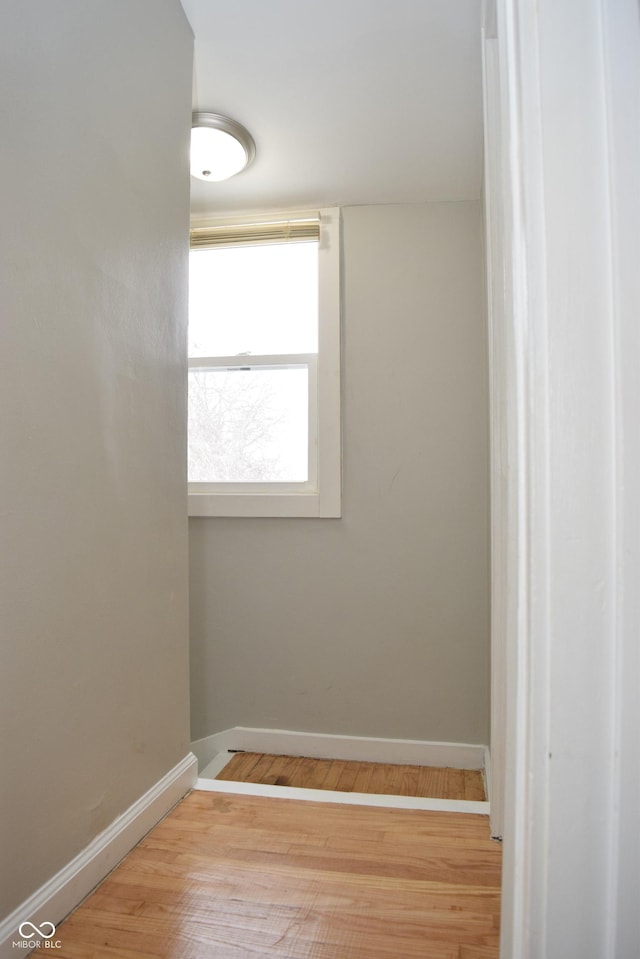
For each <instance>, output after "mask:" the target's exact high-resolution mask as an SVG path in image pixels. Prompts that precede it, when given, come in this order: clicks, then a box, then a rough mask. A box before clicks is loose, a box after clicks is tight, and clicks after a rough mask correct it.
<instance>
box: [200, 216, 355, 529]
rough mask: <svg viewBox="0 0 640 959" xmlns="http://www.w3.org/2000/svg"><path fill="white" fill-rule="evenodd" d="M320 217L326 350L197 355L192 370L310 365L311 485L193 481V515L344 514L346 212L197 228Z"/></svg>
mask: <svg viewBox="0 0 640 959" xmlns="http://www.w3.org/2000/svg"><path fill="white" fill-rule="evenodd" d="M305 216H319V220H320V238H319V243H318V353H317V356H316V354H300V355H298V354H286V355H283V356H253V355H252V356H251V357H250V358H249V357H247V356H228V357H194V358H190V359H189V368H190V369H205V370H206V369H234V368H240V367H244V368H246V367H247V366H250V367H251V368H252V369H268V368H272V369H273V368H283V367H285V366H292V365H293V366H295V365H299V366H306V367H307V368H308V370H309V479H308V481H307V482H306V483H189V487H188V491H189V497H188V499H189V516H230V517H231V516H237V517H241V516H255V517H296V516H298V517H335V518H337V517H340V516H341V509H342V455H341V419H340V313H341V310H340V305H341V284H340V272H341V271H340V263H341V255H340V239H341V237H340V233H341V229H340V209H339V208H338V207H334V208H330V209H324V210H320V211H313V213H309V212H308V211H305V212H304V213H300V212H296V213H281V212H279V213H278V214H277V215H273V216H270V217H268V216H244V217H242V219H238V218H234V219H233V220H232V219H225V220H218V219H216V220H215V221H211V220H207V221H202V220H199V221H198V222H197V223H196V222H193V223H192V226H193V227H205V226H213V225H223V224H224V225H229V226H231V225H233V223H247V222H248V221H251V222H254V223H258V222H259V223H268V222H270V221H272V222H275V221H281V220H283V219H286V218H291V219H294V218H296V219H297V218H301V217H305Z"/></svg>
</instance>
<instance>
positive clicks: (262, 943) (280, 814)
mask: <svg viewBox="0 0 640 959" xmlns="http://www.w3.org/2000/svg"><path fill="white" fill-rule="evenodd" d="M499 913H500V846H499V844H497V843H493V842H492V841H491V840H490V839H489V825H488V819H487V817H484V816H475V815H460V814H454V813H438V812H426V811H423V810H401V809H381V808H375V807H363V806H341V805H339V804H335V803H314V802H296V801H294V800H288V799H271V798H269V799H266V798H262V797H254V796H232V795H225V794H218V793H208V792H193V793H191V794H190V795H189V796H188V797H187V798H186V799H185V800H183V801H182V802H181V803H180V804H179V805H178V806H177V807H176V808H175V809H174V810H172V812H171V813H170V814H169V815H168V816H167V817H166V818H165V819H164V820H163V821H162V822H161V823H159V825H158V826H157V827H156V828H155V829H154V830H152V831H151V833H149V835H148V836H147V837H146V838H145V839H144V840H143V842H142V843H141V844H140V845H139V846H138V847H136V848H135V849H134V850H133V851H132V852H131V853H130V854H129V856H127V858H126V859H125V860H124V861H123V862H122V863H121V865H120V866H118V867H117V868H116V869H115V870H114V872H112V873H111V875H110V876H109V877H107V879H106V880H105V882H104V883H103V884H102V885H101V886H100V887H99V888H98V890H96V892H95V893H94V894H93V895H92V896H90V897H89V898H88V899H87V900H86V901H85V902H84V903H83V905H81V906H80V907H79V908H78V909H77V910H76V911H75V912H74V913H73V914H72V915H71V916H70V917H69V919H68V920H67V921H66V922H64V923H62V924H61V925H60V926H59V927H58V930H57V931H56V938H57V939H59V940H60V942H61V948H60V949H57V950H56V955H57V956H58V957H59V959H209V957H211V959H497V957H498V921H499ZM474 950H475V951H474ZM35 955H38V956H44V955H46V953H45V950H44V949H42V950H40V951H39V952H38V953H35Z"/></svg>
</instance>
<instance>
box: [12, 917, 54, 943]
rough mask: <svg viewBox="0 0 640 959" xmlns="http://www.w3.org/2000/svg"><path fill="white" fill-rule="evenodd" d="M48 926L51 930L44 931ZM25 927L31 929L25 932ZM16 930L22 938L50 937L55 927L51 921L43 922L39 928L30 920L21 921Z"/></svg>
mask: <svg viewBox="0 0 640 959" xmlns="http://www.w3.org/2000/svg"><path fill="white" fill-rule="evenodd" d="M46 928H49V929H50V930H51V932H45V929H46ZM27 929H31V930H32V932H26V930H27ZM18 932H19V933H20V935H21V936H22V938H23V939H32V938H33V937H34V936H42V938H43V939H51V937H52V936H54V935H55V932H56V927H55V926H54V924H53V923H52V922H43V923H42V925H41V926H40V928H39V929H38V927H37V926H34V924H33V923H32V922H28V921H27V922H21V923H20V926H19V928H18Z"/></svg>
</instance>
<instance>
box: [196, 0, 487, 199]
mask: <svg viewBox="0 0 640 959" xmlns="http://www.w3.org/2000/svg"><path fill="white" fill-rule="evenodd" d="M480 2H481V0H182V5H183V7H184V9H185V12H186V14H187V16H188V18H189V21H190V23H191V26H192V28H193V32H194V34H195V77H194V109H199V110H206V111H209V112H212V113H222V114H224V115H226V116H229V117H232V118H233V119H234V120H237V121H239V122H240V123H242V124H243V125H244V126H245V127H247V129H248V130H249V131H250V132H251V134H252V135H253V137H254V139H255V141H256V158H255V160H254V162H253V164H252V165H251V167H249V168H248V169H247V170H246V171H245V172H243V173H241V174H239V175H238V176H236V177H234V178H233V179H231V180H227V181H226V182H224V183H203V182H200V181H198V180H195V179H193V178H192V180H191V185H192V210H193V212H194V213H196V214H197V213H204V212H231V211H242V210H256V211H258V210H268V209H274V208H281V209H284V208H296V207H298V208H300V207H315V206H330V205H334V204H335V205H352V204H369V203H408V202H424V201H427V200H465V199H475V198H477V197H479V195H480V181H481V169H482V94H481V69H480Z"/></svg>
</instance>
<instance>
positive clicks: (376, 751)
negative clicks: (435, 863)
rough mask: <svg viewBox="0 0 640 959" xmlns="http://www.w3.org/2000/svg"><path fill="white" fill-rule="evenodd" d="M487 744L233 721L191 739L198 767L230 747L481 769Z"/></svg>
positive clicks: (287, 753) (265, 751) (312, 755)
mask: <svg viewBox="0 0 640 959" xmlns="http://www.w3.org/2000/svg"><path fill="white" fill-rule="evenodd" d="M485 748H486V747H485V746H481V745H469V744H466V743H434V742H426V741H422V740H416V739H375V738H371V737H368V736H337V735H333V734H330V733H303V732H294V731H292V730H289V729H253V728H250V727H246V726H234V727H233V728H232V729H225V730H224V731H223V732H219V733H215V734H214V735H213V736H207V737H206V738H204V739H199V740H197V741H196V742H193V743H192V744H191V749H192V751H193V753H194V754H195V755H196V756H197V758H198V768H199V769H200V770H203V769H204V768H205V767H206V766H208V765H209V763H211V761H212V760H213V759H215V757H216V756H217V755H218V754H219V753H221V752H227V751H229V750H244V751H245V752H256V753H274V754H276V755H279V756H308V757H310V758H312V759H345V760H355V761H357V762H374V763H397V764H400V763H402V764H410V765H416V766H451V767H453V768H455V769H483V768H484V762H485Z"/></svg>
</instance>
